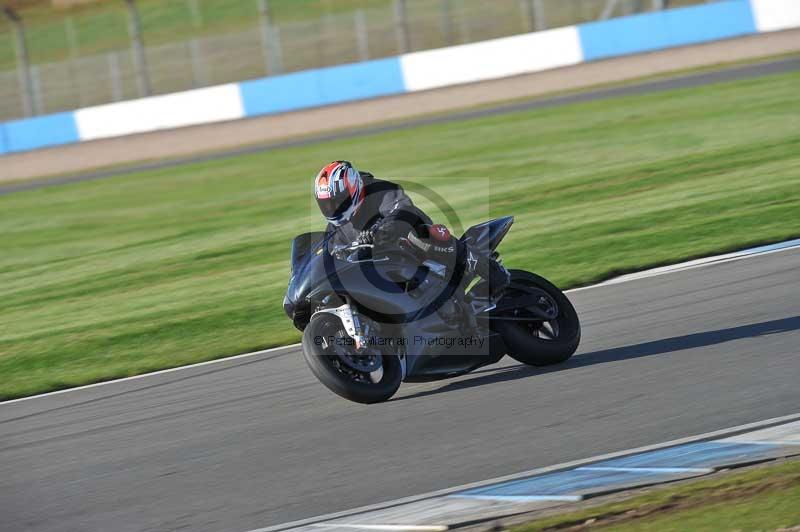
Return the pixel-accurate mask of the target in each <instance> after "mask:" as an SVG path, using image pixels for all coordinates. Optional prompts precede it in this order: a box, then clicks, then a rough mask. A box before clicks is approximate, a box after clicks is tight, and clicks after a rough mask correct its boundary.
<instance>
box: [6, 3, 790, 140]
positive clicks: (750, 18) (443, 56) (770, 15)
mask: <svg viewBox="0 0 800 532" xmlns="http://www.w3.org/2000/svg"><path fill="white" fill-rule="evenodd" d="M795 27H800V2H798V1H797V0H723V1H721V2H717V3H714V4H707V5H702V6H696V7H687V8H679V9H672V10H667V11H660V12H654V13H647V14H641V15H635V16H631V17H623V18H618V19H613V20H607V21H601V22H592V23H587V24H580V25H577V26H568V27H563V28H557V29H553V30H547V31H540V32H535V33H528V34H523V35H517V36H513V37H506V38H502V39H495V40H490V41H483V42H479V43H473V44H466V45H461V46H453V47H448V48H440V49H435V50H427V51H422V52H415V53H410V54H404V55H401V56H397V57H391V58H387V59H380V60H375V61H365V62H361V63H352V64H348V65H340V66H334V67H328V68H321V69H315V70H306V71H301V72H295V73H292V74H286V75H282V76H273V77H268V78H263V79H257V80H252V81H244V82H241V83H232V84H227V85H220V86H215V87H208V88H203V89H196V90H190V91H185V92H178V93H173V94H167V95H163V96H155V97H150V98H143V99H139V100H131V101H126V102H120V103H113V104H108V105H100V106H95V107H87V108H83V109H78V110H76V111H72V112H65V113H58V114H53V115H46V116H41V117H36V118H30V119H24V120H16V121H11V122H6V123H3V124H0V154H6V153H15V152H22V151H28V150H34V149H39V148H44V147H50V146H58V145H64V144H70V143H76V142H82V141H89V140H95V139H102V138H109V137H118V136H123V135H130V134H134V133H144V132H148V131H155V130H159V129H171V128H178V127H185V126H191V125H197V124H207V123H213V122H220V121H227V120H237V119H241V118H246V117H254V116H262V115H270V114H277V113H284V112H289V111H295V110H299V109H306V108H310V107H318V106H324V105H333V104H337V103H343V102H349V101H355V100H362V99H368V98H377V97H381V96H390V95H396V94H403V93H408V92H415V91H421V90H428V89H434V88H439V87H445V86H449V85H456V84H459V83H470V82H475V81H481V80H487V79H497V78H503V77H507V76H513V75H518V74H526V73H531V72H538V71H542V70H548V69H552V68H558V67H564V66H569V65H575V64H579V63H582V62H587V61H594V60H599V59H605V58H609V57H617V56H621V55H627V54H636V53H643V52H649V51H654V50H662V49H665V48H671V47H677V46H685V45H691V44H698V43H703V42H710V41H715V40H720V39H726V38H732V37H739V36H744V35H750V34H754V33H762V32H770V31H778V30H783V29H789V28H795Z"/></svg>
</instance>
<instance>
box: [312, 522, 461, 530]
mask: <svg viewBox="0 0 800 532" xmlns="http://www.w3.org/2000/svg"><path fill="white" fill-rule="evenodd" d="M311 526H313V527H317V528H355V529H358V530H410V531H412V532H413V531H417V532H444V531H445V530H448V529H449V528H450V527H448V526H444V525H351V524H344V523H342V524H340V523H314V524H313V525H311Z"/></svg>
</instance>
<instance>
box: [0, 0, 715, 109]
mask: <svg viewBox="0 0 800 532" xmlns="http://www.w3.org/2000/svg"><path fill="white" fill-rule="evenodd" d="M170 1H179V0H170ZM184 1H186V2H188V6H189V8H190V9H189V10H188V11H187V12H188V13H190V14H191V13H195V14H196V13H197V6H198V3H199V2H203V1H205V2H213V1H216V0H184ZM252 1H254V2H255V6H254V9H253V13H254V16H253V22H252V26H251V27H250V28H245V29H241V27H239V28H238V29H236V30H235V31H217V32H213V33H209V32H208V31H206V30H205V28H204V25H203V24H202V23H198V22H197V20H196V17H195V20H194V21H192V20H189V21H187V25H189V26H190V27H191V28H193V31H188V32H186V35H180V36H178V38H177V40H176V39H174V38H173V39H172V42H164V43H163V44H151V41H153V42H156V43H158V42H159V41H170V40H171V39H170V36H169V35H161V34H155V33H154V34H152V35H151V34H148V32H147V26H148V25H147V24H146V23H145V24H144V25H142V24H141V19H140V18H139V13H138V12H137V11H136V4H135V3H134V2H133V0H125V2H126V3H127V5H128V7H129V11H128V13H127V16H128V19H127V20H119V17H117V19H114V24H116V25H117V27H116V30H115V33H113V34H110V38H109V39H107V41H108V42H109V43H110V44H109V45H108V47H109V49H106V50H96V49H93V48H92V47H88V49H84V50H82V49H81V48H80V46H79V45H78V44H79V43H78V39H77V37H76V35H78V34H79V33H80V30H81V27H80V24H81V23H84V22H85V23H86V24H89V23H90V22H88V21H79V23H78V24H76V23H75V21H74V20H73V19H72V18H69V17H65V18H64V20H63V22H62V23H61V24H62V25H61V26H60V27H59V26H55V27H53V29H52V30H50V31H51V32H56V31H59V32H60V33H61V34H62V39H63V44H64V48H65V49H64V50H61V51H62V52H63V54H64V55H66V57H63V58H61V59H58V60H52V59H50V60H39V59H37V57H36V56H37V53H36V49H35V48H34V50H33V52H34V53H33V54H30V52H29V51H27V50H25V46H23V45H22V43H21V42H20V40H18V39H15V37H19V36H20V35H19V34H17V33H15V31H14V30H15V29H17V30H18V29H21V28H24V27H25V26H21V27H20V25H19V24H15V23H13V21H10V22H12V23H9V24H7V25H6V27H5V28H4V29H3V30H2V32H0V37H2V38H0V46H2V45H3V42H4V41H5V43H6V46H11V45H13V48H14V50H15V52H16V53H15V55H14V57H16V65H11V64H9V65H7V68H8V69H7V70H5V71H0V120H7V119H13V118H18V117H23V116H30V115H38V114H45V113H53V112H58V111H63V110H69V109H75V108H79V107H85V106H89V105H98V104H103V103H109V102H115V101H120V100H126V99H131V98H137V97H143V96H148V95H153V94H163V93H169V92H175V91H180V90H186V89H191V88H198V87H204V86H208V85H216V84H221V83H227V82H232V81H240V80H244V79H249V78H257V77H263V76H269V75H276V74H281V73H287V72H293V71H298V70H305V69H309V68H318V67H323V66H329V65H335V64H341V63H349V62H355V61H364V60H368V59H375V58H381V57H387V56H391V55H397V54H401V53H406V52H410V51H417V50H425V49H429V48H437V47H441V46H448V45H455V44H461V43H469V42H474V41H480V40H486V39H492V38H497V37H503V36H508V35H514V34H519V33H524V32H529V31H538V30H544V29H547V28H553V27H559V26H566V25H570V24H576V23H581V22H586V21H592V20H597V19H603V18H610V17H614V16H622V15H628V14H632V13H638V12H644V11H649V10H654V9H663V8H665V7H675V6H680V5H690V4H699V3H704V2H706V1H708V0H492V1H491V2H486V1H485V0H393V1H387V2H385V3H384V5H379V6H377V7H370V8H364V9H356V10H354V11H351V12H344V13H338V14H329V15H324V16H322V17H320V18H318V19H313V20H299V21H286V22H280V23H278V22H276V21H274V20H273V19H272V17H271V15H270V12H269V4H268V3H267V0H252ZM374 3H375V2H373V4H374ZM192 6H194V9H192ZM111 20H112V19H110V18H109V21H108V22H107V24H109V25H111V24H112V22H111ZM24 22H25V21H24V20H23V21H22V23H23V24H24ZM145 22H146V21H145ZM51 24H52V23H51ZM126 26H127V28H126ZM142 28H144V29H142ZM112 29H113V28H112ZM29 34H30V33H29ZM42 35H43V37H41V38H39V37H38V36H37V39H36V40H35V41H34V40H32V39H31V38H30V37H28V38H27V39H26V40H25V42H26V43H28V44H33V43H36V44H39V45H40V46H44V45H43V44H42V43H41V41H42V40H43V39H45V40H46V39H47V38H50V37H52V35H49V34H48V33H47V32H44V33H42ZM3 38H4V39H3ZM94 48H98V46H94ZM100 48H102V47H100ZM48 53H49V49H48ZM31 55H33V58H32V59H31ZM38 55H41V56H45V57H46V55H47V54H45V53H44V52H42V53H39V54H38ZM51 55H52V53H51ZM26 63H27V64H26Z"/></svg>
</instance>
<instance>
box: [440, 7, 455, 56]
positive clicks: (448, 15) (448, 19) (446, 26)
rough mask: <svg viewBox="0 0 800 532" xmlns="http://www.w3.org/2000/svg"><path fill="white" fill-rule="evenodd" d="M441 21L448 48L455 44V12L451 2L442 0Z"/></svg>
mask: <svg viewBox="0 0 800 532" xmlns="http://www.w3.org/2000/svg"><path fill="white" fill-rule="evenodd" d="M439 5H440V8H441V9H440V20H441V23H442V36H443V37H444V43H445V44H446V45H447V46H450V45H452V44H453V10H452V9H451V6H450V0H440V2H439Z"/></svg>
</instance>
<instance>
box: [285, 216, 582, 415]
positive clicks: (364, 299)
mask: <svg viewBox="0 0 800 532" xmlns="http://www.w3.org/2000/svg"><path fill="white" fill-rule="evenodd" d="M513 222H514V219H513V217H505V218H499V219H496V220H492V221H489V222H485V223H483V224H480V225H476V226H474V227H472V228H470V229H468V230H467V231H466V232H465V233H464V235H463V236H462V237H461V239H460V240H461V243H462V244H463V249H464V250H466V251H465V252H466V253H468V256H467V257H466V261H467V262H469V261H473V260H475V259H476V254H479V253H488V254H490V255H492V256H493V257H494V258H495V259H499V255H498V253H497V251H496V248H497V246H498V245H499V244H500V241H501V240H502V239H503V237H504V236H505V235H506V233H507V232H508V230H509V229H510V228H511V224H512V223H513ZM448 270H450V271H448ZM452 270H458V268H455V269H454V268H448V267H446V265H442V264H440V263H436V262H434V261H432V260H425V257H420V256H419V255H417V254H416V253H414V252H413V251H412V250H411V249H410V246H407V245H403V241H402V240H401V242H399V243H398V245H397V246H392V247H391V249H377V248H374V247H373V246H371V245H363V244H358V243H353V244H351V245H349V246H344V247H336V246H335V245H334V244H333V242H332V240H331V238H330V235H326V234H325V233H322V232H316V233H305V234H303V235H300V236H298V237H297V238H295V240H294V242H293V243H292V258H291V279H290V281H289V288H288V291H287V294H286V297H285V298H284V302H283V307H284V311H285V312H286V314H287V315H288V316H289V317H290V318H291V319H292V321H293V323H294V325H295V327H297V328H298V329H300V330H301V331H303V340H302V346H303V354H304V357H305V360H306V362H307V363H308V365H309V367H310V368H311V371H312V372H313V373H314V375H316V377H317V378H318V379H319V380H320V381H321V382H322V383H323V384H324V385H325V386H327V387H328V388H329V389H330V390H332V391H333V392H334V393H336V394H338V395H340V396H342V397H344V398H346V399H349V400H351V401H355V402H358V403H378V402H382V401H386V400H387V399H389V398H390V397H392V395H394V393H395V392H396V391H397V389H398V388H399V387H400V383H401V382H403V381H406V382H423V381H431V380H438V379H445V378H448V377H455V376H458V375H463V374H465V373H469V372H471V371H474V370H476V369H477V368H480V367H482V366H486V365H489V364H494V363H496V362H498V361H499V360H500V359H501V358H502V357H503V356H504V355H506V354H508V355H509V356H511V357H512V358H514V359H516V360H518V361H519V362H523V363H525V364H530V365H533V366H547V365H550V364H557V363H560V362H564V361H565V360H567V359H568V358H569V357H570V356H572V354H573V353H574V352H575V350H576V349H577V348H578V343H579V342H580V336H581V328H580V322H579V320H578V315H577V313H576V312H575V308H574V307H573V306H572V304H571V303H570V301H569V300H568V299H567V297H566V296H565V295H564V293H563V292H562V291H561V290H559V289H558V288H557V287H556V286H554V285H553V284H552V283H550V282H549V281H547V280H546V279H544V278H542V277H540V276H538V275H535V274H533V273H530V272H526V271H523V270H509V272H510V273H511V283H510V285H509V286H508V287H506V288H505V289H504V291H503V292H502V294H501V295H500V296H499V297H498V295H497V294H495V295H494V296H492V295H491V294H490V292H489V290H488V286H487V285H486V282H485V281H483V280H481V279H480V278H477V277H476V276H475V275H474V274H471V273H470V268H463V267H462V268H461V271H452ZM453 276H455V277H456V278H455V279H454V278H453Z"/></svg>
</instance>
